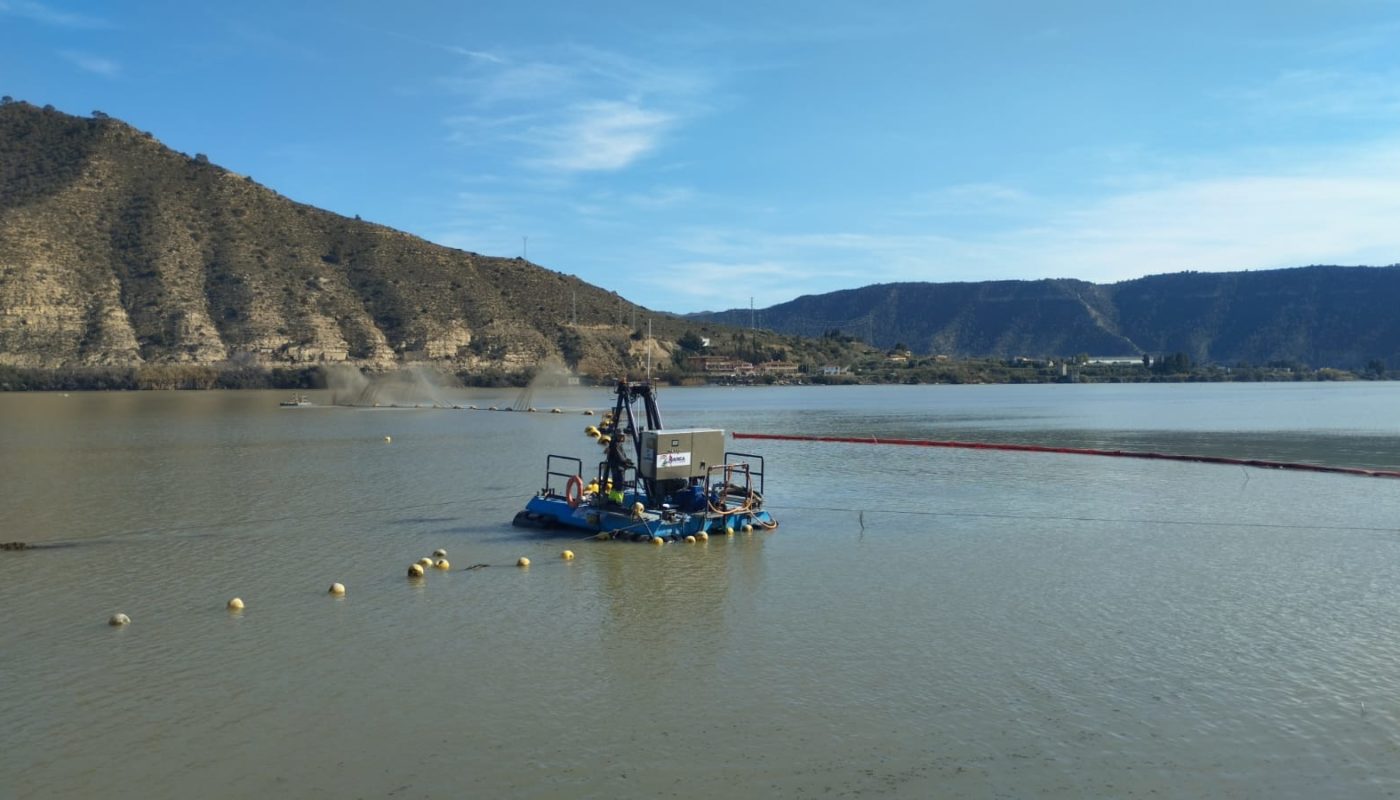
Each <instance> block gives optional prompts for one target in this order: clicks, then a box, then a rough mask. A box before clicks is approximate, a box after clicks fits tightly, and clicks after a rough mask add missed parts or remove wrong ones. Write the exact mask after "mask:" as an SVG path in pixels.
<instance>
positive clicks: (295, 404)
mask: <svg viewBox="0 0 1400 800" xmlns="http://www.w3.org/2000/svg"><path fill="white" fill-rule="evenodd" d="M277 405H279V406H281V407H283V408H302V407H304V406H310V405H315V403H312V402H311V400H310V399H309V398H307V396H306V395H304V394H302V393H301V392H297V393H296V394H293V395H292V399H291V400H283V401H282V402H280V403H278V404H277Z"/></svg>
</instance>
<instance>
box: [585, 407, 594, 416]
mask: <svg viewBox="0 0 1400 800" xmlns="http://www.w3.org/2000/svg"><path fill="white" fill-rule="evenodd" d="M583 415H584V416H585V417H591V416H593V409H591V408H585V409H584V410H583Z"/></svg>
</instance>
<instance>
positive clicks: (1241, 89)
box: [0, 0, 1400, 312]
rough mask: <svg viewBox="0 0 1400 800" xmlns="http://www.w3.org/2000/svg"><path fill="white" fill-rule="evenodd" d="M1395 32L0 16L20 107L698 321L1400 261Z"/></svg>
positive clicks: (880, 11)
mask: <svg viewBox="0 0 1400 800" xmlns="http://www.w3.org/2000/svg"><path fill="white" fill-rule="evenodd" d="M1396 42H1400V3H1397V2H1394V1H1393V0H1384V1H1381V0H1370V1H1369V2H1363V1H1361V0H1318V1H1317V2H1304V1H1302V0H1272V1H1271V2H1253V1H1252V0H1251V1H1246V0H1234V1H1232V0H1213V2H1193V1H1192V0H1178V1H1177V2H1172V3H1146V2H1141V3H1138V2H1125V1H1124V0H1115V1H1114V2H1108V1H1107V0H1105V1H1103V2H1089V1H1088V0H1086V1H1084V2H1049V1H1048V0H1047V1H1046V2H998V0H986V1H985V2H976V3H970V2H968V3H964V2H957V3H954V2H935V1H934V0H924V1H923V2H873V1H872V0H861V1H860V2H835V1H832V0H812V1H811V2H784V3H777V2H774V3H764V2H754V1H753V0H748V1H747V2H728V0H711V1H710V2H705V3H691V4H684V5H682V4H667V3H658V2H655V0H651V1H650V2H598V3H578V2H532V1H531V0H516V1H515V2H509V3H506V2H492V3H486V2H476V1H470V0H457V1H456V2H403V3H397V4H387V3H375V2H300V3H298V2H262V0H251V1H249V2H240V3H236V4H201V3H187V2H180V3H176V2H135V1H134V0H133V1H131V2H89V3H78V2H61V1H60V0H43V2H33V1H31V0H0V94H6V95H11V96H13V97H15V98H16V99H21V100H27V101H30V102H33V103H36V104H40V105H43V104H47V103H51V104H53V105H55V106H56V107H58V108H59V109H61V110H64V111H68V112H70V113H75V114H84V115H85V114H88V113H90V112H91V111H93V110H94V109H96V110H101V111H104V112H106V113H108V114H111V115H112V116H115V117H119V118H121V119H124V120H126V121H128V122H130V123H132V124H133V125H135V126H136V127H138V128H141V129H142V130H147V131H150V132H152V133H153V134H155V136H156V137H157V138H158V139H160V140H161V141H163V142H165V143H166V144H167V145H169V146H170V147H173V148H175V149H177V150H181V151H184V152H187V153H191V154H193V153H196V152H201V153H206V154H207V155H208V156H209V158H210V160H212V161H214V162H216V163H218V164H222V165H223V166H226V167H228V168H230V169H232V170H234V171H236V172H239V173H243V174H247V175H251V176H252V177H253V178H254V179H255V180H257V181H258V182H260V183H262V184H264V185H267V186H269V187H271V188H273V189H275V190H276V191H278V192H281V193H282V194H285V195H287V196H288V197H291V198H293V199H296V200H299V201H302V202H306V203H311V204H313V205H317V206H321V207H324V208H327V209H330V210H333V211H336V212H339V213H342V214H347V215H351V214H359V215H360V216H362V217H363V218H364V219H367V220H372V221H375V222H379V223H383V224H385V225H390V226H392V227H395V228H399V229H402V230H405V231H408V232H411V233H414V234H417V235H419V236H422V237H424V238H427V239H429V240H431V241H435V242H439V243H442V244H447V245H451V246H454V247H461V248H463V249H467V250H473V251H476V252H480V253H486V254H490V255H501V256H517V255H521V254H522V252H525V253H526V254H527V255H528V258H529V259H530V260H531V261H533V262H535V263H538V264H541V265H543V266H546V267H549V268H551V269H555V270H558V271H561V272H566V273H571V274H575V275H578V276H579V277H580V278H582V279H584V280H586V281H589V282H590V283H594V284H597V285H599V286H602V287H604V288H607V289H613V290H616V291H618V292H620V293H622V294H623V295H624V296H626V297H628V298H629V299H631V300H634V301H636V302H639V303H642V304H644V305H647V306H650V307H652V308H659V309H664V310H669V311H679V312H687V311H697V310H702V309H719V308H729V307H740V306H747V305H748V304H749V298H750V297H752V298H753V300H754V302H755V303H756V304H757V305H758V306H759V307H764V306H768V305H772V304H775V303H779V302H783V301H786V300H790V299H792V298H794V297H796V296H798V295H802V294H813V293H820V292H826V291H832V290H835V289H842V288H852V287H856V286H863V285H866V284H870V283H883V282H890V281H906V280H921V281H975V280H988V279H1004V278H1027V279H1033V278H1043V277H1069V278H1082V279H1085V280H1092V281H1100V282H1109V281H1116V280H1124V279H1129V278H1135V277H1139V276H1142V275H1146V274H1154V273H1161V272H1176V271H1181V270H1188V269H1195V270H1203V271H1223V270H1243V269H1266V268H1274V267H1288V266H1302V265H1306V264H1314V263H1329V264H1373V265H1379V264H1390V263H1394V262H1397V261H1400V45H1397V44H1396ZM526 237H528V241H527V240H526Z"/></svg>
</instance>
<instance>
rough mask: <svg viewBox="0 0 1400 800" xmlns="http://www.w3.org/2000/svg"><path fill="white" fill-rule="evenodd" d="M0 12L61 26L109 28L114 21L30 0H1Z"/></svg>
mask: <svg viewBox="0 0 1400 800" xmlns="http://www.w3.org/2000/svg"><path fill="white" fill-rule="evenodd" d="M0 14H8V15H10V16H14V17H20V18H21V19H27V20H30V21H32V22H38V23H42V24H44V25H53V26H55V27H59V28H89V29H91V28H109V27H111V26H112V23H111V22H109V21H107V20H106V19H103V18H101V17H94V16H91V15H88V14H77V13H74V12H71V11H60V10H58V9H55V8H50V7H49V6H46V5H44V4H43V3H35V2H30V0H0Z"/></svg>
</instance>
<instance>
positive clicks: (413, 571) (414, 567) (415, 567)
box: [408, 562, 423, 578]
mask: <svg viewBox="0 0 1400 800" xmlns="http://www.w3.org/2000/svg"><path fill="white" fill-rule="evenodd" d="M408 577H410V578H421V577H423V565H422V564H419V563H417V562H414V563H412V564H409V565H408Z"/></svg>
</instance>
